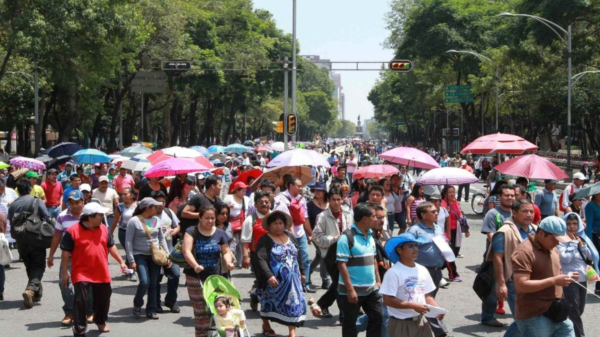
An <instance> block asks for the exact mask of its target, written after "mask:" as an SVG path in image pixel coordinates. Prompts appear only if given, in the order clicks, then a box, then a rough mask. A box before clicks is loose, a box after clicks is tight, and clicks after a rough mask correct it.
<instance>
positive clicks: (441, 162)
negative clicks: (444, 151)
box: [440, 159, 448, 167]
mask: <svg viewBox="0 0 600 337" xmlns="http://www.w3.org/2000/svg"><path fill="white" fill-rule="evenodd" d="M440 166H441V167H448V160H446V159H442V160H440Z"/></svg>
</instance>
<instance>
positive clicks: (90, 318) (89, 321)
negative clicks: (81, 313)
mask: <svg viewBox="0 0 600 337" xmlns="http://www.w3.org/2000/svg"><path fill="white" fill-rule="evenodd" d="M85 320H86V321H87V322H88V324H92V323H94V314H91V315H85Z"/></svg>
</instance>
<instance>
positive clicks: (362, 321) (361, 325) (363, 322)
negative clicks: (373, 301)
mask: <svg viewBox="0 0 600 337" xmlns="http://www.w3.org/2000/svg"><path fill="white" fill-rule="evenodd" d="M382 308H383V319H382V320H381V337H387V335H388V334H387V327H388V320H389V319H390V315H389V314H388V309H387V307H386V306H385V305H382ZM368 326H369V316H367V315H362V316H360V317H358V319H357V320H356V331H358V332H364V331H367V327H368Z"/></svg>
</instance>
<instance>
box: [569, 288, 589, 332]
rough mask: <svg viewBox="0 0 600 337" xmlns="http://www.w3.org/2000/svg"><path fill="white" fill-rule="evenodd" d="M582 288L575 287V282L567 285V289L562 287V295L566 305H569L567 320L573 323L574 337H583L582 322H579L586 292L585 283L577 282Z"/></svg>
mask: <svg viewBox="0 0 600 337" xmlns="http://www.w3.org/2000/svg"><path fill="white" fill-rule="evenodd" d="M579 284H580V285H582V286H583V287H584V288H582V287H580V286H579V285H577V284H576V283H575V282H573V283H571V284H569V286H568V287H563V294H564V297H565V299H566V300H567V303H569V304H571V311H570V312H569V319H570V320H571V322H573V329H574V330H575V337H584V336H585V333H584V331H583V322H582V321H581V315H583V311H584V309H585V302H586V298H585V297H586V296H587V294H586V291H585V288H587V282H586V281H582V282H579Z"/></svg>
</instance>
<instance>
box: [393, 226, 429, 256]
mask: <svg viewBox="0 0 600 337" xmlns="http://www.w3.org/2000/svg"><path fill="white" fill-rule="evenodd" d="M409 242H414V243H427V242H428V241H427V239H425V238H424V237H419V238H417V237H415V236H414V235H413V234H412V233H402V234H400V235H398V236H396V237H393V238H391V239H389V240H388V241H387V243H386V244H385V252H386V253H387V255H388V257H389V259H390V261H391V262H393V263H398V262H399V261H400V256H399V255H398V252H396V248H397V247H398V246H401V245H403V244H405V243H409Z"/></svg>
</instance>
